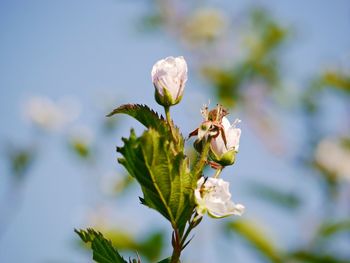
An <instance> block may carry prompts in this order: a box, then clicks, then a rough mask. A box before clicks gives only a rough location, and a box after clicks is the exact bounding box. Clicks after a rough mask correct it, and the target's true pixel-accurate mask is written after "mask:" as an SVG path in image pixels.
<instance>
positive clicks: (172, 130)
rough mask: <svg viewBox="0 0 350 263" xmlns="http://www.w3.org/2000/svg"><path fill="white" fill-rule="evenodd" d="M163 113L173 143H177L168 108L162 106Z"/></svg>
mask: <svg viewBox="0 0 350 263" xmlns="http://www.w3.org/2000/svg"><path fill="white" fill-rule="evenodd" d="M164 111H165V118H166V121H167V123H168V125H169V127H170V132H171V136H172V137H173V139H174V141H175V142H177V139H176V137H175V134H174V126H173V121H172V119H171V117H170V107H169V106H164Z"/></svg>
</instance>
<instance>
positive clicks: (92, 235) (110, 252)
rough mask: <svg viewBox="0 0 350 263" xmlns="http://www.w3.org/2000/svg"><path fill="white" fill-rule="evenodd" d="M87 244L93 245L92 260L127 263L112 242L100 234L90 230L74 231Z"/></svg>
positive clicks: (99, 262)
mask: <svg viewBox="0 0 350 263" xmlns="http://www.w3.org/2000/svg"><path fill="white" fill-rule="evenodd" d="M74 232H75V233H77V234H78V235H79V237H80V238H81V240H83V241H84V242H85V243H91V249H92V258H93V260H95V261H96V262H98V263H127V261H125V260H124V258H123V257H122V256H121V255H120V254H119V253H118V251H117V249H115V248H114V247H113V245H112V243H111V241H110V240H107V239H106V238H104V237H103V235H102V234H101V233H100V232H97V231H95V230H93V229H92V228H88V229H87V230H82V229H81V230H77V229H75V230H74Z"/></svg>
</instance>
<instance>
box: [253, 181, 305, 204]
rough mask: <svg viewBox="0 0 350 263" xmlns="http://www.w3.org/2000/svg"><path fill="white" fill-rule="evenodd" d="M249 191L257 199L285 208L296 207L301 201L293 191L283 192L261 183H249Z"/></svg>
mask: <svg viewBox="0 0 350 263" xmlns="http://www.w3.org/2000/svg"><path fill="white" fill-rule="evenodd" d="M249 192H250V194H252V195H254V196H256V197H257V198H259V200H266V201H268V202H271V203H273V204H275V205H278V206H280V207H282V208H285V209H287V210H290V209H296V208H298V207H299V206H300V202H301V200H300V198H299V197H298V196H297V195H295V194H293V193H285V192H283V191H281V190H279V189H276V188H274V187H271V186H268V185H263V184H261V183H251V185H250V191H249Z"/></svg>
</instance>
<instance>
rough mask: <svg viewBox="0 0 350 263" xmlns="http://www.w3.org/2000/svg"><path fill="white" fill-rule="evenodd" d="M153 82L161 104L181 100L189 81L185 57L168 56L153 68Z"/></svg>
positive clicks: (164, 104) (168, 104)
mask: <svg viewBox="0 0 350 263" xmlns="http://www.w3.org/2000/svg"><path fill="white" fill-rule="evenodd" d="M151 75H152V82H153V85H154V87H155V97H156V100H157V102H158V103H159V104H161V105H163V106H171V105H175V104H177V103H179V102H180V100H181V98H182V95H183V91H184V88H185V83H186V81H187V63H186V61H185V59H184V58H183V57H176V58H174V57H167V58H165V59H161V60H159V61H158V62H157V63H155V64H154V66H153V68H152V72H151Z"/></svg>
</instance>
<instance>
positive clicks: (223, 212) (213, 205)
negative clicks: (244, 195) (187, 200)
mask: <svg viewBox="0 0 350 263" xmlns="http://www.w3.org/2000/svg"><path fill="white" fill-rule="evenodd" d="M194 195H195V200H196V203H197V207H196V210H197V213H198V215H200V216H203V215H204V214H205V213H206V212H208V214H209V215H210V216H212V217H215V218H221V217H226V216H230V215H242V214H243V212H244V206H243V205H241V204H235V203H233V202H232V201H231V194H230V192H229V183H228V182H225V181H224V180H222V179H221V178H208V179H207V180H205V179H204V177H202V178H200V179H199V180H198V182H197V188H196V190H195V191H194Z"/></svg>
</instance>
